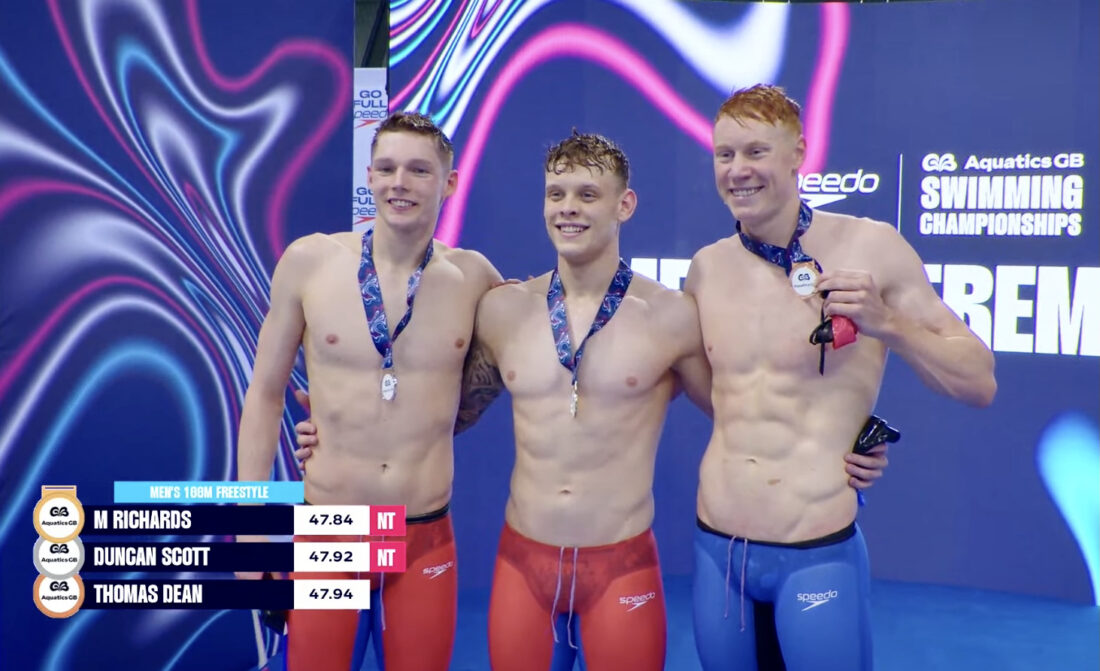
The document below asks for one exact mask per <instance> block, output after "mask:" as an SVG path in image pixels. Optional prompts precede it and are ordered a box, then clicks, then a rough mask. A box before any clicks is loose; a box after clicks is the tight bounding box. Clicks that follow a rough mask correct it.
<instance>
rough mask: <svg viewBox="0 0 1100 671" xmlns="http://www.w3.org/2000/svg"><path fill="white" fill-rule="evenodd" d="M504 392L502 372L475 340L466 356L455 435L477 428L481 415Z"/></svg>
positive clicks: (483, 347) (482, 346)
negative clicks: (475, 426)
mask: <svg viewBox="0 0 1100 671" xmlns="http://www.w3.org/2000/svg"><path fill="white" fill-rule="evenodd" d="M503 389H504V381H503V380H501V378H500V370H499V369H498V368H497V366H496V364H495V363H494V362H493V360H492V357H491V356H490V355H489V352H488V350H486V348H485V346H484V345H482V344H481V343H480V342H479V341H478V340H477V339H476V338H475V339H474V342H473V343H471V344H470V351H469V352H467V353H466V363H465V365H464V367H463V370H462V398H461V399H460V400H459V404H458V418H457V419H456V420H455V434H456V435H457V434H459V433H462V432H463V431H465V430H466V429H468V428H470V427H471V426H473V425H474V424H476V423H477V420H478V419H480V418H481V413H483V412H485V409H486V408H488V407H489V404H490V403H492V402H493V400H494V399H495V398H496V397H497V396H499V395H500V392H501V391H503Z"/></svg>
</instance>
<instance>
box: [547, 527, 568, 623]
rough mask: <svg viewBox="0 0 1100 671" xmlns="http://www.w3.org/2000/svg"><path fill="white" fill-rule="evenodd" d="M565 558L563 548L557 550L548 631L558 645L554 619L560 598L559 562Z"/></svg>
mask: <svg viewBox="0 0 1100 671" xmlns="http://www.w3.org/2000/svg"><path fill="white" fill-rule="evenodd" d="M564 557H565V546H564V545H563V546H561V548H559V549H558V586H557V587H555V588H554V604H553V605H552V606H550V630H551V631H553V632H554V642H555V643H558V642H559V641H558V625H557V622H556V620H557V618H556V617H555V616H556V615H557V612H558V597H560V596H561V562H562V559H563V558H564Z"/></svg>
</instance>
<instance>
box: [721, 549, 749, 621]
mask: <svg viewBox="0 0 1100 671" xmlns="http://www.w3.org/2000/svg"><path fill="white" fill-rule="evenodd" d="M736 540H737V537H736V536H730V542H729V543H728V544H727V545H726V610H725V613H724V614H723V616H722V617H723V619H728V618H729V616H730V568H731V565H732V564H733V543H734V541H736ZM741 540H742V542H743V543H744V546H743V547H742V551H741V631H745V569H746V567H747V565H748V561H749V539H748V538H742V539H741Z"/></svg>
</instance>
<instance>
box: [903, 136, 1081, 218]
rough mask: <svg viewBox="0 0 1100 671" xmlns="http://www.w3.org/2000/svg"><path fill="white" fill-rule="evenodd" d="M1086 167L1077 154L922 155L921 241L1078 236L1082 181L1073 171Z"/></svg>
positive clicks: (1079, 154) (1078, 153)
mask: <svg viewBox="0 0 1100 671" xmlns="http://www.w3.org/2000/svg"><path fill="white" fill-rule="evenodd" d="M1084 165H1085V155H1084V153H1081V152H1063V153H1061V154H1054V155H1047V156H1033V155H1031V154H1016V155H1012V156H977V155H975V154H971V155H969V156H966V157H965V158H963V157H962V156H956V155H955V154H953V153H950V152H949V153H943V154H938V153H929V154H925V156H924V158H923V159H922V160H921V169H922V170H923V171H924V172H925V176H924V177H922V178H921V182H920V190H921V195H920V205H921V208H922V209H923V210H924V211H923V212H921V214H920V218H919V224H920V232H921V235H965V236H974V235H986V236H999V237H1030V236H1060V235H1068V236H1074V237H1075V236H1078V235H1081V229H1082V226H1081V224H1082V220H1083V214H1082V210H1083V207H1084V192H1085V179H1084V177H1083V176H1082V175H1080V174H1078V173H1077V172H1075V171H1077V170H1079V169H1080V168H1083V167H1084ZM955 173H962V174H955ZM967 173H970V174H967ZM1014 173H1015V174H1014Z"/></svg>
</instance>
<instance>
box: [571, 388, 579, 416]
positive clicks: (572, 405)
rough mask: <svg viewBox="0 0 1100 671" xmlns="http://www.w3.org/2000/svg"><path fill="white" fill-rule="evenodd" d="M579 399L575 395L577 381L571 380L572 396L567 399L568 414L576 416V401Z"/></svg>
mask: <svg viewBox="0 0 1100 671" xmlns="http://www.w3.org/2000/svg"><path fill="white" fill-rule="evenodd" d="M579 400H580V399H579V398H578V397H577V381H576V380H573V396H572V398H570V399H569V414H570V415H571V416H573V417H576V416H577V401H579Z"/></svg>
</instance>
